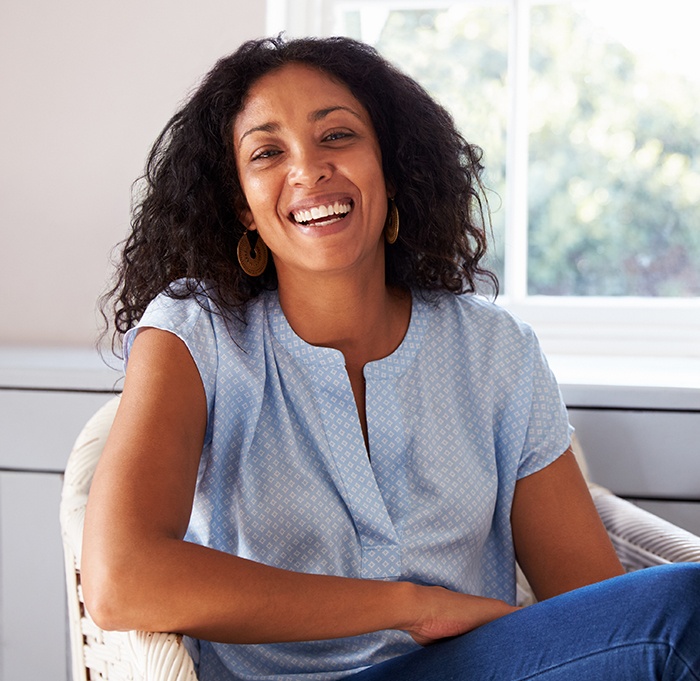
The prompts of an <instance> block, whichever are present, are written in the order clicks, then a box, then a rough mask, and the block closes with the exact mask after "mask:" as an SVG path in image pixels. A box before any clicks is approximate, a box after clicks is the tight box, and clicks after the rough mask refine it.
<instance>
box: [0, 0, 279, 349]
mask: <svg viewBox="0 0 700 681" xmlns="http://www.w3.org/2000/svg"><path fill="white" fill-rule="evenodd" d="M264 32H265V3H264V2H251V1H250V0H197V2H192V0H118V1H116V0H115V1H112V2H95V0H60V2H52V1H51V0H3V1H2V3H1V4H0V86H1V91H0V92H1V94H0V150H1V151H0V347H2V346H16V345H23V346H76V347H89V346H90V345H91V344H92V343H93V342H94V338H95V335H96V328H97V322H96V314H95V301H96V299H97V297H98V295H99V294H100V292H101V291H102V289H103V287H104V284H105V281H106V277H107V276H108V272H109V267H108V260H109V252H110V249H111V248H112V246H113V245H114V244H116V243H117V242H118V241H119V240H121V239H122V238H123V237H124V235H125V233H126V230H127V228H128V220H129V204H130V186H131V183H132V182H133V180H134V179H136V177H137V176H138V175H139V174H140V172H141V170H142V168H143V163H144V159H145V156H146V153H147V151H148V149H149V147H150V145H151V143H152V142H153V140H154V139H155V136H156V135H157V134H158V132H159V131H160V129H161V128H162V127H163V125H164V124H165V122H166V120H167V119H168V118H169V116H170V115H171V114H172V113H173V112H174V110H175V108H176V106H177V104H178V102H179V101H180V100H181V99H182V98H183V97H184V96H185V94H186V93H187V92H188V91H189V90H190V88H191V87H192V86H193V85H194V84H195V83H196V82H197V80H198V78H199V77H200V76H201V75H203V73H205V72H206V71H207V70H208V69H209V67H210V66H211V65H212V64H213V63H214V61H215V60H216V59H217V58H218V57H220V56H222V55H223V54H226V53H228V52H231V51H233V49H235V47H236V46H237V45H238V44H240V43H241V42H242V41H243V40H245V39H248V38H252V37H257V36H260V35H263V34H264Z"/></svg>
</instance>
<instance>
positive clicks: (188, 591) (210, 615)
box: [82, 329, 513, 644]
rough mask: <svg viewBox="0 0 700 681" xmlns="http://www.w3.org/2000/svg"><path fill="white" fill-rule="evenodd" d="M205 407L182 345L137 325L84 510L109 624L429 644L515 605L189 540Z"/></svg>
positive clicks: (89, 585)
mask: <svg viewBox="0 0 700 681" xmlns="http://www.w3.org/2000/svg"><path fill="white" fill-rule="evenodd" d="M206 411H207V410H206V398H205V393H204V387H203V385H202V382H201V379H200V376H199V373H198V371H197V368H196V366H195V364H194V361H193V359H192V357H191V355H190V354H189V351H188V350H187V348H186V346H185V344H184V343H183V342H182V341H181V340H180V339H178V338H177V337H176V336H174V335H173V334H170V333H168V332H164V331H160V330H157V329H145V330H143V331H141V332H139V334H138V335H137V337H136V339H135V340H134V344H133V348H132V351H131V356H130V360H129V366H128V370H127V376H126V382H125V385H124V392H123V395H122V400H121V404H120V407H119V410H118V413H117V416H116V418H115V421H114V425H113V427H112V431H111V433H110V436H109V439H108V442H107V445H106V447H105V450H104V453H103V455H102V457H101V460H100V463H99V465H98V468H97V471H96V473H95V478H94V481H93V484H92V489H91V492H90V499H89V502H88V508H87V512H86V519H85V533H84V547H83V558H82V581H83V589H84V595H85V600H86V604H87V607H88V610H89V611H90V613H91V615H92V616H93V618H94V619H95V620H96V622H97V623H98V624H99V625H101V626H102V627H104V628H106V629H143V630H150V631H177V632H181V633H186V634H191V635H193V636H197V637H200V638H206V639H210V640H215V641H223V642H235V643H261V642H273V641H293V640H314V639H324V638H336V637H342V636H352V635H356V634H362V633H367V632H370V631H377V630H381V629H402V630H406V631H409V633H411V634H412V635H413V637H414V638H415V639H416V640H417V641H418V642H420V643H423V644H425V643H429V642H431V641H433V640H435V639H439V638H442V637H445V636H454V635H457V634H460V633H464V632H466V631H469V630H470V629H473V628H474V627H476V626H479V625H481V624H484V623H485V622H488V621H490V620H491V619H494V618H496V617H498V616H500V615H503V614H506V613H507V612H510V611H512V610H513V608H512V607H511V606H508V605H507V604H505V603H503V602H501V601H496V600H493V599H485V598H477V597H473V596H468V595H464V594H456V593H453V592H451V591H448V590H446V589H441V588H439V587H430V588H429V587H421V586H415V585H413V584H409V583H405V582H404V583H398V582H383V581H374V580H361V579H349V578H343V577H332V576H323V575H308V574H302V573H297V572H290V571H286V570H281V569H277V568H273V567H268V566H265V565H261V564H259V563H255V562H252V561H249V560H245V559H242V558H238V557H236V556H232V555H229V554H226V553H222V552H219V551H215V550H212V549H209V548H206V547H202V546H198V545H195V544H192V543H188V542H185V541H183V537H184V535H185V532H186V529H187V525H188V522H189V517H190V513H191V510H192V500H193V495H194V489H195V482H196V477H197V469H198V465H199V459H200V455H201V450H202V444H203V439H204V433H205V428H206V418H207V415H206Z"/></svg>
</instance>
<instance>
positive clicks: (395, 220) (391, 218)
mask: <svg viewBox="0 0 700 681" xmlns="http://www.w3.org/2000/svg"><path fill="white" fill-rule="evenodd" d="M389 203H390V204H391V206H390V208H389V215H387V220H386V225H384V238H385V239H386V242H387V243H388V244H395V243H396V240H397V239H398V238H399V209H398V208H397V207H396V203H394V199H389Z"/></svg>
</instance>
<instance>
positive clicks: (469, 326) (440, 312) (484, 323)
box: [419, 293, 533, 337]
mask: <svg viewBox="0 0 700 681" xmlns="http://www.w3.org/2000/svg"><path fill="white" fill-rule="evenodd" d="M419 300H421V301H422V304H423V305H425V308H426V310H427V314H428V315H429V316H432V318H433V321H434V322H438V325H439V326H441V327H443V328H449V329H450V330H451V331H453V330H454V325H456V326H458V327H459V328H461V329H462V330H463V332H464V333H469V334H477V335H481V336H487V337H488V336H490V335H493V334H499V335H500V334H504V333H505V334H509V335H514V336H519V337H532V336H533V332H532V328H531V327H530V325H529V324H527V323H526V322H523V321H522V320H520V319H518V318H517V317H516V316H515V315H513V314H512V313H511V312H509V311H508V310H506V309H505V308H503V307H501V306H500V305H498V304H497V303H496V302H494V301H491V300H488V299H486V298H484V297H483V296H480V295H477V294H473V293H464V294H457V295H455V294H453V293H438V294H434V295H430V294H428V295H427V296H426V295H421V296H420V297H419Z"/></svg>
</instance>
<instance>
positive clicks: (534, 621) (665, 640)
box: [348, 563, 700, 681]
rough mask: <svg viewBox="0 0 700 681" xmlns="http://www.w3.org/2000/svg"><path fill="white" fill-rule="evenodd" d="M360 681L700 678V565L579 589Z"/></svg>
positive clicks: (354, 679) (380, 667) (386, 665)
mask: <svg viewBox="0 0 700 681" xmlns="http://www.w3.org/2000/svg"><path fill="white" fill-rule="evenodd" d="M348 678H349V679H351V681H384V680H391V681H524V680H525V679H539V680H540V681H646V680H651V679H659V680H661V679H663V681H672V680H673V681H690V680H691V679H693V680H694V681H700V564H696V563H684V564H677V565H668V566H663V567H656V568H648V569H646V570H641V571H639V572H634V573H632V574H629V575H624V576H622V577H616V578H615V579H610V580H607V581H605V582H601V583H600V584H594V585H592V586H588V587H585V588H583V589H578V590H576V591H572V592H570V593H567V594H563V595H561V596H557V597H556V598H552V599H550V600H547V601H543V602H542V603H538V604H536V605H532V606H530V607H528V608H524V609H523V610H519V611H518V612H515V613H513V614H512V615H507V616H506V617H502V618H500V619H498V620H495V621H493V622H490V623H489V624H486V625H484V626H482V627H479V628H478V629H475V630H474V631H471V632H469V633H468V634H465V635H464V636H459V637H457V638H454V639H451V640H449V641H444V642H441V643H436V644H434V645H432V646H429V647H427V648H424V649H422V650H418V651H416V652H413V653H410V654H408V655H404V656H401V657H398V658H394V659H392V660H388V661H387V662H383V663H381V664H377V665H375V666H373V667H371V668H369V669H366V670H365V671H363V672H360V673H358V674H354V675H352V676H350V677H348Z"/></svg>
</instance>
